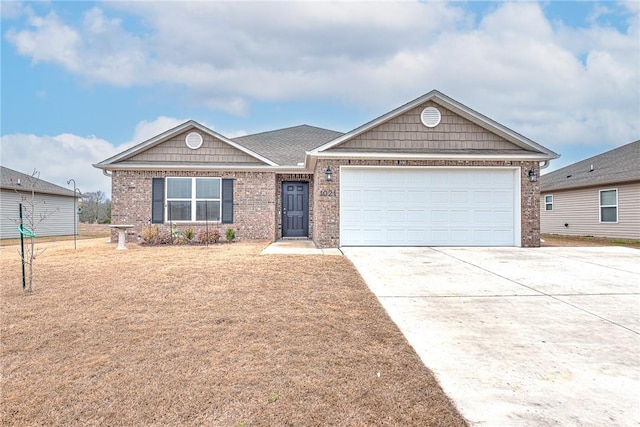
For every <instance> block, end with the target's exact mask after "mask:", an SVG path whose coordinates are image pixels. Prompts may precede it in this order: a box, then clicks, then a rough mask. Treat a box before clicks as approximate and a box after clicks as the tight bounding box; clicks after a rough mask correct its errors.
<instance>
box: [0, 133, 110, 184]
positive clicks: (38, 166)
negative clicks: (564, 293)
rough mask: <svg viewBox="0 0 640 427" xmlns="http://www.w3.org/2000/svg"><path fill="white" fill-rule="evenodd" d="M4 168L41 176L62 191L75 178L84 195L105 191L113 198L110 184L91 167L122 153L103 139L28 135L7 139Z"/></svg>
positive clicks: (5, 139)
mask: <svg viewBox="0 0 640 427" xmlns="http://www.w3.org/2000/svg"><path fill="white" fill-rule="evenodd" d="M0 144H1V145H2V165H3V166H6V167H8V168H11V169H14V170H17V171H20V172H22V173H26V174H31V172H33V170H34V169H35V170H37V171H39V172H40V178H41V179H43V180H45V181H49V182H51V183H54V184H57V185H60V186H62V187H67V188H68V187H69V185H68V184H67V181H68V180H69V179H71V178H73V179H74V180H75V181H76V185H77V186H78V187H79V188H80V189H81V190H82V191H97V190H101V191H104V192H105V193H106V194H111V180H110V178H108V177H106V176H104V175H103V174H102V171H101V170H99V169H96V168H94V167H93V166H91V165H92V164H93V163H97V162H99V161H101V160H104V159H105V158H108V157H110V156H112V155H114V154H116V153H117V152H118V151H119V148H116V147H114V146H113V145H112V144H111V143H109V142H108V141H105V140H104V139H100V138H96V137H95V136H89V137H81V136H78V135H72V134H67V133H65V134H60V135H57V136H38V135H29V134H13V135H4V136H2V138H1V139H0Z"/></svg>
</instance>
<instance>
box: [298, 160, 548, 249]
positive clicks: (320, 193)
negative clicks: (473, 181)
mask: <svg viewBox="0 0 640 427" xmlns="http://www.w3.org/2000/svg"><path fill="white" fill-rule="evenodd" d="M342 165H360V166H443V167H446V166H476V167H477V166H493V167H495V166H502V167H505V166H507V167H520V195H521V242H520V244H521V245H522V247H539V246H540V197H539V196H540V186H539V184H538V182H530V181H529V170H530V169H534V170H535V171H536V174H538V176H539V173H540V170H539V165H538V162H535V161H534V162H527V161H509V160H507V161H477V160H458V161H454V160H424V161H414V160H348V159H331V160H325V159H320V160H318V162H317V164H316V168H315V175H314V188H315V191H314V192H313V194H312V195H310V197H309V198H310V199H313V201H314V202H313V203H314V205H315V220H314V224H313V225H314V227H313V236H314V237H313V240H314V242H315V243H316V246H318V247H319V248H331V247H339V246H340V166H342ZM327 166H331V170H332V171H333V179H332V181H327V180H326V178H325V173H324V171H325V170H326V168H327Z"/></svg>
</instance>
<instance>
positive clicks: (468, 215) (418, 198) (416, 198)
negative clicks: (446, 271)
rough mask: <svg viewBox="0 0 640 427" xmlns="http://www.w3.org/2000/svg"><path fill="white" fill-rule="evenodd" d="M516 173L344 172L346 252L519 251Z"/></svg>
mask: <svg viewBox="0 0 640 427" xmlns="http://www.w3.org/2000/svg"><path fill="white" fill-rule="evenodd" d="M517 176H518V175H517V171H515V170H514V169H504V168H503V169H489V168H410V167H405V168H387V167H377V168H376V167H372V168H364V167H348V166H346V167H342V168H341V169H340V243H341V245H342V246H514V245H519V243H520V227H519V218H520V215H519V212H520V202H519V196H520V195H519V190H518V188H517V186H516V177H517Z"/></svg>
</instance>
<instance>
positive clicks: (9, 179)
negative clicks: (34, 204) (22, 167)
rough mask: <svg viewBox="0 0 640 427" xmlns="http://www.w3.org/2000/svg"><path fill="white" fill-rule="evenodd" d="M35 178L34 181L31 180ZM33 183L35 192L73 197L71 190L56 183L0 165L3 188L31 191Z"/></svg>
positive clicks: (0, 184)
mask: <svg viewBox="0 0 640 427" xmlns="http://www.w3.org/2000/svg"><path fill="white" fill-rule="evenodd" d="M33 180H35V182H33V184H32V181H33ZM32 185H33V191H34V192H36V193H45V194H53V195H56V196H68V197H74V196H75V194H74V192H73V190H69V189H68V188H64V187H61V186H59V185H56V184H52V183H50V182H48V181H45V180H43V179H41V178H38V179H36V178H35V177H33V176H31V175H27V174H25V173H22V172H18V171H16V170H13V169H9V168H7V167H4V166H0V188H2V189H5V190H16V191H27V192H31V190H32V187H31V186H32Z"/></svg>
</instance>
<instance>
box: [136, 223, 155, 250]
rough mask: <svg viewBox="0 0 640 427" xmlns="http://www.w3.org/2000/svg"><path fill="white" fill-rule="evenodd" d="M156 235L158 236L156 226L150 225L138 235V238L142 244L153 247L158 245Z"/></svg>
mask: <svg viewBox="0 0 640 427" xmlns="http://www.w3.org/2000/svg"><path fill="white" fill-rule="evenodd" d="M158 234H159V230H158V226H157V225H150V226H148V227H145V228H143V229H142V232H141V233H140V237H141V238H142V241H143V242H145V243H148V244H150V245H153V244H156V243H158Z"/></svg>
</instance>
